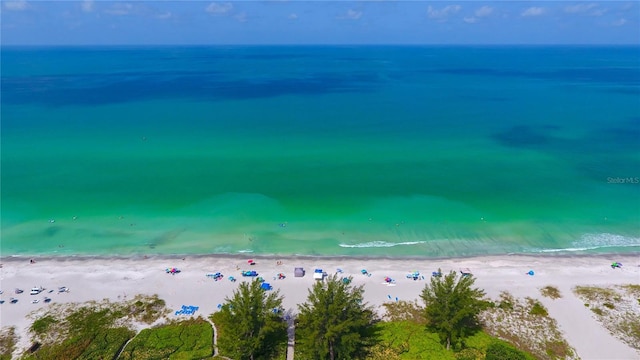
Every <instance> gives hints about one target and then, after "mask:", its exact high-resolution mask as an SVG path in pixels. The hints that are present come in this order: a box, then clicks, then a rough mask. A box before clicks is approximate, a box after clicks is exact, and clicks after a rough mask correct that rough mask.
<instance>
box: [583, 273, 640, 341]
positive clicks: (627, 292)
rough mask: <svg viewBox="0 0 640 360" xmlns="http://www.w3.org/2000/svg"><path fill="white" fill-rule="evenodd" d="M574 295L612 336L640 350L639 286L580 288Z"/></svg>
mask: <svg viewBox="0 0 640 360" xmlns="http://www.w3.org/2000/svg"><path fill="white" fill-rule="evenodd" d="M573 291H574V293H575V294H576V295H577V296H578V297H579V298H580V299H582V300H583V301H585V305H586V304H588V305H589V308H590V309H591V311H592V312H593V314H594V315H595V318H596V319H597V320H598V321H599V322H600V323H601V324H602V325H603V326H604V327H605V328H606V329H607V330H609V332H611V333H612V334H613V335H614V336H616V337H618V338H619V339H621V340H622V341H624V342H625V343H627V344H628V345H630V346H631V347H633V348H635V349H638V350H640V285H638V284H628V285H620V286H611V287H596V286H577V287H575V288H574V289H573Z"/></svg>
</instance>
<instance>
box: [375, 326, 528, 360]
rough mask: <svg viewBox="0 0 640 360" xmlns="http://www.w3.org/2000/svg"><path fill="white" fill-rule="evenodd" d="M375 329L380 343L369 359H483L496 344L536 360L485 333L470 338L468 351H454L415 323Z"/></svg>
mask: <svg viewBox="0 0 640 360" xmlns="http://www.w3.org/2000/svg"><path fill="white" fill-rule="evenodd" d="M376 326H377V327H378V328H379V336H378V337H379V343H378V344H377V345H376V346H375V347H374V348H373V349H372V355H371V356H370V357H368V360H454V359H455V360H471V359H475V360H482V359H484V358H485V352H486V351H487V348H488V347H489V346H490V345H491V344H493V343H500V344H501V345H502V346H503V347H507V348H509V349H511V350H512V351H514V352H519V353H521V354H524V356H525V359H526V360H535V358H534V357H533V356H532V355H530V354H528V353H524V352H521V351H519V350H517V349H516V348H515V347H514V346H512V345H511V344H509V343H507V342H505V341H502V340H500V339H498V338H495V337H493V336H491V335H489V334H487V333H485V332H483V331H479V332H477V333H475V334H474V335H472V336H470V337H468V338H467V339H466V340H465V345H466V348H465V349H462V350H460V351H458V352H453V351H452V350H447V349H446V348H445V347H444V346H443V345H442V343H441V342H440V338H439V336H438V334H437V333H433V332H428V331H427V330H426V329H425V327H424V325H421V324H418V323H415V322H412V321H389V322H387V321H385V322H380V323H378V324H377V325H376Z"/></svg>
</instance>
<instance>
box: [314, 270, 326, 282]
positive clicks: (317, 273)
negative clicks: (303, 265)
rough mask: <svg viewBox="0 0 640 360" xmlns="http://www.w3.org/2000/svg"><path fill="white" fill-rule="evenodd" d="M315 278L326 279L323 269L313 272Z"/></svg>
mask: <svg viewBox="0 0 640 360" xmlns="http://www.w3.org/2000/svg"><path fill="white" fill-rule="evenodd" d="M313 278H314V279H315V280H322V279H324V271H322V269H315V271H314V272H313Z"/></svg>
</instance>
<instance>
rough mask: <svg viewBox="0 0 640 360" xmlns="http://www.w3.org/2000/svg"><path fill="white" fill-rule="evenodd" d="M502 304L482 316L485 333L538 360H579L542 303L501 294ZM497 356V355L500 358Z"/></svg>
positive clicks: (500, 300)
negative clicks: (576, 359) (557, 359)
mask: <svg viewBox="0 0 640 360" xmlns="http://www.w3.org/2000/svg"><path fill="white" fill-rule="evenodd" d="M498 303H500V304H510V305H509V306H496V307H494V308H490V309H488V310H486V311H485V312H484V313H483V314H482V322H483V324H484V326H485V330H486V331H487V332H488V333H489V334H491V335H493V336H496V337H498V338H500V339H503V340H506V341H508V342H509V343H511V344H514V345H515V346H516V348H518V349H522V350H524V351H526V352H528V353H531V354H532V355H533V356H535V357H536V358H538V359H556V358H562V359H575V358H577V356H576V355H575V351H574V350H573V348H571V347H570V346H569V344H568V343H567V341H566V340H565V339H564V338H563V336H562V333H561V332H560V330H559V329H558V326H557V323H556V321H555V320H554V319H552V318H550V317H549V316H548V312H547V309H546V308H544V306H542V304H540V302H539V301H537V300H534V299H531V298H525V299H516V298H514V297H513V296H512V295H510V294H509V293H506V292H504V293H502V294H500V298H499V299H498ZM496 356H497V355H496Z"/></svg>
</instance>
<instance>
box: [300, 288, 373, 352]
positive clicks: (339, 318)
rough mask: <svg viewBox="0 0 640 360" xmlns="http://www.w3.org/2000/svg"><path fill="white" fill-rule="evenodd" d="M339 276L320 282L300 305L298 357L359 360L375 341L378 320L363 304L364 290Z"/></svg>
mask: <svg viewBox="0 0 640 360" xmlns="http://www.w3.org/2000/svg"><path fill="white" fill-rule="evenodd" d="M351 280H352V279H351V278H349V281H343V280H342V279H340V278H338V277H337V275H333V276H329V277H328V278H326V279H325V281H321V282H320V281H319V282H316V283H315V284H314V286H313V288H312V289H311V290H309V296H308V297H307V301H306V302H305V303H304V304H301V305H299V306H298V308H299V314H298V318H297V325H296V357H301V358H303V359H309V360H312V359H313V360H324V359H330V360H339V359H358V358H364V357H366V355H367V350H368V349H369V348H370V347H371V346H372V345H373V344H374V342H375V340H374V339H375V322H376V320H377V319H376V317H375V315H374V312H373V310H372V309H371V308H370V307H368V305H367V304H365V303H363V294H364V289H363V287H362V286H353V285H352V284H351Z"/></svg>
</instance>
